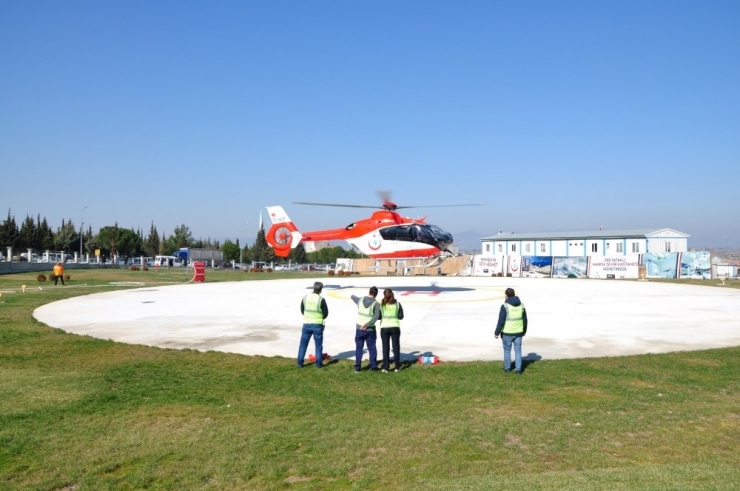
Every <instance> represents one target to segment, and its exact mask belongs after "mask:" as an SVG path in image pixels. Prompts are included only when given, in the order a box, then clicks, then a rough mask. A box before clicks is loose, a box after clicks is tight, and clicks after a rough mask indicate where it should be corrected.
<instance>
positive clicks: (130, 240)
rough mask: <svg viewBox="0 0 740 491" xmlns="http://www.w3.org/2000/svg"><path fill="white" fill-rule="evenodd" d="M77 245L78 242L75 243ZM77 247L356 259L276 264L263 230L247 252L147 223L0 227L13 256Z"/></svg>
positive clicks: (338, 250) (326, 253)
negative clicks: (84, 227)
mask: <svg viewBox="0 0 740 491" xmlns="http://www.w3.org/2000/svg"><path fill="white" fill-rule="evenodd" d="M80 239H81V240H80ZM80 244H82V253H83V254H90V255H91V256H93V255H95V252H96V251H100V255H101V256H103V257H108V258H110V257H112V256H113V255H117V256H119V257H122V258H129V257H138V256H146V257H154V256H169V255H171V254H173V253H174V252H175V251H177V250H179V249H181V248H183V247H191V248H201V249H211V250H220V251H222V252H223V254H224V261H227V262H230V261H240V260H241V261H243V262H251V261H263V262H288V261H291V262H294V263H325V264H330V263H334V262H336V260H337V258H340V257H345V258H358V257H360V255H359V254H357V253H356V252H355V251H353V250H345V249H344V248H342V247H339V246H336V247H325V248H323V249H319V250H318V251H315V252H311V253H306V251H305V249H304V248H303V246H302V245H300V246H298V247H296V248H295V249H293V250H292V251H291V253H290V256H289V257H288V258H279V257H277V256H276V255H275V251H274V250H273V248H272V247H270V245H269V244H268V243H267V240H266V238H265V230H264V228H263V227H260V230H259V231H258V232H257V238H256V239H255V240H254V243H253V244H252V246H251V247H249V246H247V245H244V246H243V247H242V246H241V245H240V244H239V239H236V242H232V241H231V240H229V239H226V240H225V241H224V242H223V244H221V243H220V242H219V241H217V240H211V239H210V238H208V239H205V240H204V239H195V238H194V237H193V234H192V232H191V231H190V228H189V227H188V226H187V225H185V224H182V225H180V226H178V227H175V230H174V231H173V233H172V234H171V235H169V236H167V235H165V234H164V233H162V234H161V235H160V234H159V231H158V230H157V227H156V226H155V225H154V222H152V224H151V226H150V228H149V233H148V234H146V235H145V234H144V233H143V231H142V230H141V229H138V230H134V229H133V228H131V229H128V228H125V227H119V226H118V223H117V222H116V223H115V224H113V225H108V226H105V227H102V228H100V230H98V232H97V233H94V232H93V230H92V227H88V228H87V230H84V231H80V230H78V229H77V228H76V227H75V225H74V222H73V221H72V220H71V219H69V220H62V224H61V226H60V227H57V229H56V230H53V229H52V227H51V226H50V225H49V224H48V222H47V220H46V218H43V219H42V218H41V216H40V215H37V216H36V218H35V219H34V218H33V217H30V216H28V215H26V218H25V220H23V222H22V223H21V225H20V227H19V226H18V224H17V222H16V219H15V216H13V215H12V214H11V212H10V210H8V216H7V218H6V219H5V220H4V221H3V222H1V223H0V246H2V247H3V249H4V248H5V247H12V248H13V250H14V251H18V252H19V253H20V252H24V251H26V250H27V249H31V250H32V251H34V252H37V253H41V252H43V251H55V252H56V251H64V252H71V253H74V252H75V251H77V252H79V251H80Z"/></svg>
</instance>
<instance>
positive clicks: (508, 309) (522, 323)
mask: <svg viewBox="0 0 740 491" xmlns="http://www.w3.org/2000/svg"><path fill="white" fill-rule="evenodd" d="M504 293H505V295H506V300H505V301H504V303H503V305H501V310H500V311H499V314H498V324H497V325H496V333H495V336H496V339H498V337H499V336H501V341H502V343H503V345H504V372H506V373H509V372H510V371H511V346H512V345H513V346H514V371H515V372H516V374H517V375H521V374H522V338H523V337H524V335H525V334H527V309H525V308H524V304H523V303H522V301H521V300H519V297H517V296H516V293H515V292H514V289H513V288H507V289H506V291H505V292H504Z"/></svg>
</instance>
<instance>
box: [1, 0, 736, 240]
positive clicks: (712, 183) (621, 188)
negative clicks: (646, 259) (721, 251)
mask: <svg viewBox="0 0 740 491" xmlns="http://www.w3.org/2000/svg"><path fill="white" fill-rule="evenodd" d="M739 25H740V2H737V1H727V2H719V1H708V2H695V1H691V2H682V1H655V2H624V1H620V2H606V1H605V2H585V1H584V2H567V1H564V2H493V1H483V2H473V1H463V2H451V1H448V2H434V1H423V2H422V1H420V2H411V1H406V2H385V1H372V2H369V1H366V2H340V1H331V2H330V1H306V2H298V1H293V2H280V1H276V2H264V1H261V2H246V1H244V2H166V1H161V2H143V1H139V2H136V1H132V2H74V1H67V2H44V1H41V2H2V3H0V169H1V171H0V219H4V218H5V216H6V213H7V210H8V209H10V210H11V213H12V214H13V215H15V217H16V220H18V221H21V220H23V218H25V216H26V215H27V214H28V215H31V216H36V215H37V214H41V215H42V216H46V217H47V219H48V220H49V222H50V224H51V225H52V226H53V227H57V226H59V225H60V224H61V221H62V219H70V218H71V219H72V221H73V222H74V223H75V224H79V221H80V215H81V210H82V208H83V207H85V206H87V208H86V209H85V211H84V221H85V223H86V228H87V224H89V225H92V227H93V230H95V231H97V230H98V229H99V228H100V227H102V226H105V225H111V224H113V223H114V222H118V224H119V225H121V226H125V227H132V228H139V227H140V228H142V229H144V230H145V231H148V229H149V226H150V224H151V222H152V221H153V222H154V224H155V225H156V226H157V228H158V230H159V232H160V233H162V232H164V233H166V234H167V235H169V234H170V233H172V231H173V229H174V227H175V226H177V225H180V224H183V223H184V224H186V225H188V227H190V229H191V231H192V232H193V234H194V235H195V236H196V237H202V238H206V237H210V238H212V239H219V240H223V239H225V238H231V239H232V240H235V239H236V238H237V237H240V238H241V241H242V243H243V242H244V240H245V239H247V240H249V241H250V243H251V240H253V237H254V236H255V235H256V229H257V222H258V213H259V209H260V207H264V206H267V205H275V204H281V205H283V206H284V207H285V209H286V210H287V211H288V214H289V215H290V216H291V218H293V220H294V221H295V222H296V224H297V225H298V227H299V228H300V229H302V230H316V229H322V228H334V227H339V226H345V225H347V224H348V223H350V222H352V221H354V220H356V219H359V218H361V217H363V216H365V215H366V213H365V212H364V211H363V210H359V211H358V210H353V209H342V208H319V207H307V206H299V205H294V204H292V202H293V201H314V202H329V203H354V204H362V205H375V204H379V200H378V198H377V196H376V191H377V190H381V189H383V190H385V189H389V190H392V191H393V198H394V201H396V202H397V203H398V204H399V205H444V204H458V203H486V206H482V207H471V208H429V209H424V208H420V209H418V210H416V209H412V210H408V213H407V214H408V215H409V216H413V217H416V216H427V217H428V220H429V222H431V223H434V224H437V225H439V226H441V227H442V228H444V229H446V230H448V231H450V232H452V233H453V234H454V233H459V232H466V231H476V232H479V233H480V234H481V236H485V235H490V234H493V233H496V232H498V231H499V230H503V231H516V232H545V231H564V230H589V229H594V230H596V229H598V227H599V225H600V224H602V225H603V228H604V229H626V228H650V227H655V228H663V227H670V228H674V229H677V230H680V231H682V232H686V233H689V234H691V236H692V237H691V238H690V239H689V245H690V246H693V247H701V246H740V226H739V225H738V223H739V222H740V221H739V220H738V215H739V214H740V213H738V212H740V200H739V199H738V189H739V185H740V29H738V26H739ZM368 211H369V210H368ZM265 217H266V216H265Z"/></svg>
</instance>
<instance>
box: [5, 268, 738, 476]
mask: <svg viewBox="0 0 740 491" xmlns="http://www.w3.org/2000/svg"><path fill="white" fill-rule="evenodd" d="M164 273H165V274H163V272H162V271H160V272H159V273H154V272H151V271H150V272H146V273H144V272H130V271H125V270H119V271H89V272H88V271H85V272H83V271H80V272H73V275H72V280H71V281H70V282H69V286H67V287H61V286H59V287H43V285H42V290H38V286H39V284H38V283H35V276H36V275H28V276H23V275H12V276H3V277H0V291H3V292H5V293H4V295H3V296H2V297H0V302H1V303H0V488H3V489H50V490H55V489H58V490H62V489H64V490H83V489H116V490H119V489H145V488H151V489H322V490H325V489H381V488H388V489H394V488H400V487H410V486H423V487H424V488H425V489H506V488H512V487H524V488H530V489H607V488H608V489H736V483H737V482H740V470H739V469H740V466H738V459H739V457H738V456H739V455H740V410H738V408H739V407H740V397H738V388H739V386H740V366H739V365H738V362H737V359H738V355H740V348H731V349H720V350H707V351H696V352H682V353H670V354H665V355H643V356H632V357H623V358H601V359H581V360H558V361H538V362H535V363H532V364H530V365H529V366H528V367H527V369H526V371H525V373H524V375H522V376H520V377H518V376H515V375H505V374H503V373H502V372H501V370H500V368H499V363H484V362H474V363H444V364H441V365H436V366H428V365H424V366H419V365H417V366H414V367H412V368H410V369H408V370H404V371H402V372H400V373H390V374H381V373H370V372H362V373H361V374H359V375H356V374H354V373H353V370H352V364H351V361H349V362H348V361H342V362H340V363H336V364H332V365H330V366H328V367H327V368H325V369H323V370H315V369H314V368H313V367H306V368H304V369H302V370H298V369H296V368H295V367H294V363H293V361H292V360H288V359H284V358H279V357H271V358H267V357H247V356H241V355H233V354H226V353H218V352H197V351H190V350H166V349H159V348H150V347H146V346H133V345H125V344H119V343H113V342H110V341H104V340H98V339H93V338H89V337H82V336H76V335H70V334H66V333H64V332H62V331H60V330H57V329H52V328H49V327H47V326H44V325H42V324H39V323H37V322H36V321H35V320H34V319H33V317H32V315H31V314H32V312H33V309H35V308H36V307H38V306H39V305H42V304H44V303H47V302H49V301H53V300H57V299H61V298H67V297H70V296H74V295H84V294H89V293H96V292H100V291H108V290H110V289H111V288H124V287H123V286H120V284H121V283H125V282H131V281H137V282H138V281H144V282H146V283H147V284H153V283H159V284H167V283H182V282H183V272H182V271H169V272H164ZM155 275H158V276H155ZM170 275H171V276H170ZM208 275H209V276H208V280H209V281H228V280H237V279H238V280H244V279H247V280H248V279H255V278H257V279H265V278H285V277H288V276H285V275H277V274H273V275H271V276H268V275H264V274H263V275H256V274H241V273H238V272H231V271H222V272H213V273H212V272H211V271H209V272H208ZM301 277H305V275H301ZM32 280H33V281H34V283H33V284H32V283H31V281H32ZM111 283H113V285H111ZM21 284H26V293H20V285H21ZM30 285H32V287H31V286H30ZM116 285H119V286H116ZM297 339H298V338H297V337H296V342H297ZM492 349H496V348H494V347H493V346H492Z"/></svg>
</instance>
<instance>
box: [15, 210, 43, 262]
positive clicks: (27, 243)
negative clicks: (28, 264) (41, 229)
mask: <svg viewBox="0 0 740 491" xmlns="http://www.w3.org/2000/svg"><path fill="white" fill-rule="evenodd" d="M18 247H19V248H21V249H32V250H35V251H38V248H37V247H36V222H34V221H33V218H31V217H29V216H28V215H26V219H25V220H23V224H21V231H20V233H19V237H18ZM29 261H30V258H29Z"/></svg>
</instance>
